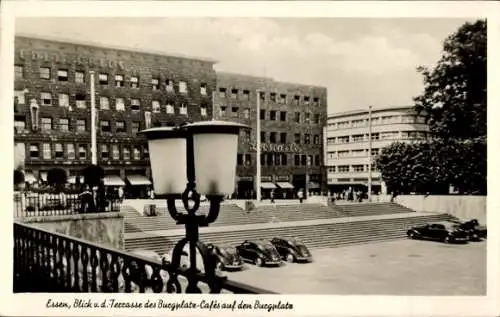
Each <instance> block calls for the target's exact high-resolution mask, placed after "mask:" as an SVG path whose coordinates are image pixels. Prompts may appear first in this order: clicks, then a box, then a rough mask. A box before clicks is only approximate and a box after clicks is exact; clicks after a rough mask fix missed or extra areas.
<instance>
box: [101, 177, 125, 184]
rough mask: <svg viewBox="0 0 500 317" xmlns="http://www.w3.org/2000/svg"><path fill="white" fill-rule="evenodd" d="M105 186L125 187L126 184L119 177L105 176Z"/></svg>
mask: <svg viewBox="0 0 500 317" xmlns="http://www.w3.org/2000/svg"><path fill="white" fill-rule="evenodd" d="M104 186H125V182H124V181H123V179H121V178H120V177H119V176H116V175H108V176H104Z"/></svg>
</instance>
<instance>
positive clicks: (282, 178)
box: [276, 176, 290, 182]
mask: <svg viewBox="0 0 500 317" xmlns="http://www.w3.org/2000/svg"><path fill="white" fill-rule="evenodd" d="M289 180H290V177H289V176H276V181H277V182H288V181H289Z"/></svg>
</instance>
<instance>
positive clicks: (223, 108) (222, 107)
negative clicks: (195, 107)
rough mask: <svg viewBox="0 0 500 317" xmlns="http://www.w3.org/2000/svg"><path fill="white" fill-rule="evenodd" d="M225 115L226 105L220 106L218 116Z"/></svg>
mask: <svg viewBox="0 0 500 317" xmlns="http://www.w3.org/2000/svg"><path fill="white" fill-rule="evenodd" d="M225 115H226V107H225V106H221V107H220V109H219V116H221V117H224V116H225Z"/></svg>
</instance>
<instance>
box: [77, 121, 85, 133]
mask: <svg viewBox="0 0 500 317" xmlns="http://www.w3.org/2000/svg"><path fill="white" fill-rule="evenodd" d="M86 130H87V122H86V121H85V119H78V120H76V132H85V131H86Z"/></svg>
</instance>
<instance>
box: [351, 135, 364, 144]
mask: <svg viewBox="0 0 500 317" xmlns="http://www.w3.org/2000/svg"><path fill="white" fill-rule="evenodd" d="M364 140H365V135H364V134H356V135H353V136H352V141H353V142H363V141H364Z"/></svg>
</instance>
